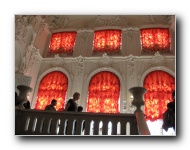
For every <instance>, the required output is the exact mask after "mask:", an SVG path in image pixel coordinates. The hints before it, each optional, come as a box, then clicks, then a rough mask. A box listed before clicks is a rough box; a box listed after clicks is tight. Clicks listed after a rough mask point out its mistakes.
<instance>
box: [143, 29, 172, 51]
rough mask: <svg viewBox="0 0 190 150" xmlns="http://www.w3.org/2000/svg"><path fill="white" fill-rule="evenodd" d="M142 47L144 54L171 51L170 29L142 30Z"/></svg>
mask: <svg viewBox="0 0 190 150" xmlns="http://www.w3.org/2000/svg"><path fill="white" fill-rule="evenodd" d="M140 38H141V46H142V51H144V52H156V51H165V52H168V51H169V50H170V33H169V29H168V28H148V29H141V30H140Z"/></svg>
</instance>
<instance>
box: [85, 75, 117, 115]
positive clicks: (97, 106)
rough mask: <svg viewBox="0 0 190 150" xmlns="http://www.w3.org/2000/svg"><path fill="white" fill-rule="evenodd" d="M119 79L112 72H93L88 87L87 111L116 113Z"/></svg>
mask: <svg viewBox="0 0 190 150" xmlns="http://www.w3.org/2000/svg"><path fill="white" fill-rule="evenodd" d="M119 98H120V81H119V78H118V77H117V76H116V75H115V74H114V73H112V72H109V71H102V72H99V73H97V74H95V75H94V76H93V77H92V78H91V80H90V82H89V87H88V101H87V112H102V113H118V112H119V108H118V107H119Z"/></svg>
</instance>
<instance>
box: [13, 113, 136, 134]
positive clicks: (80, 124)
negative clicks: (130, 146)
mask: <svg viewBox="0 0 190 150" xmlns="http://www.w3.org/2000/svg"><path fill="white" fill-rule="evenodd" d="M138 129H139V127H138V125H137V120H136V116H135V115H134V114H110V113H87V112H50V111H44V110H32V109H31V110H26V109H24V110H19V109H16V110H15V135H66V136H67V135H126V136H128V135H139V130H138Z"/></svg>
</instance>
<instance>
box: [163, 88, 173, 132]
mask: <svg viewBox="0 0 190 150" xmlns="http://www.w3.org/2000/svg"><path fill="white" fill-rule="evenodd" d="M162 128H163V129H164V130H165V131H166V132H167V131H168V128H173V129H174V131H175V90H174V91H173V92H172V101H171V102H169V103H168V104H167V110H166V111H165V112H164V113H163V125H162Z"/></svg>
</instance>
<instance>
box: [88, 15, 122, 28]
mask: <svg viewBox="0 0 190 150" xmlns="http://www.w3.org/2000/svg"><path fill="white" fill-rule="evenodd" d="M123 21H124V19H123V18H122V17H121V16H111V15H110V16H104V15H102V16H97V17H96V18H94V19H92V23H93V24H97V25H104V26H112V25H115V24H117V23H121V22H123Z"/></svg>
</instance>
